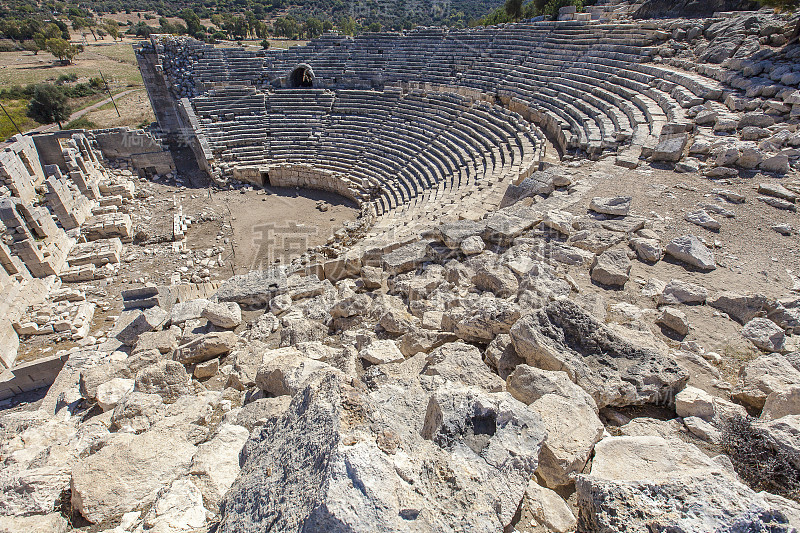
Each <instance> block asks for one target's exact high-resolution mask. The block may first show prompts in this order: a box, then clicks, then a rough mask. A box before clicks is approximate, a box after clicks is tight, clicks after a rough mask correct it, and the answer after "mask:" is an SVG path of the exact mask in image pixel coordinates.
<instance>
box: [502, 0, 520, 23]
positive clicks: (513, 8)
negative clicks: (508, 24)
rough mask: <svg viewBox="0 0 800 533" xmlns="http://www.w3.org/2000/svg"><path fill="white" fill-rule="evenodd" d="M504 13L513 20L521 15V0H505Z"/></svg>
mask: <svg viewBox="0 0 800 533" xmlns="http://www.w3.org/2000/svg"><path fill="white" fill-rule="evenodd" d="M505 8H506V13H507V14H508V16H509V17H511V18H512V19H513V20H517V19H519V18H520V17H521V16H522V0H506V5H505Z"/></svg>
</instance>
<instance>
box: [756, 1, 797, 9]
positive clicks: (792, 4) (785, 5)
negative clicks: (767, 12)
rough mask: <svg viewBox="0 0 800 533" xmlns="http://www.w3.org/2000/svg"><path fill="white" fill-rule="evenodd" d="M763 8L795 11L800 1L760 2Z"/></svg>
mask: <svg viewBox="0 0 800 533" xmlns="http://www.w3.org/2000/svg"><path fill="white" fill-rule="evenodd" d="M758 3H759V4H761V5H762V6H768V7H774V8H776V9H778V10H780V11H794V10H795V9H797V7H798V4H800V1H798V0H758Z"/></svg>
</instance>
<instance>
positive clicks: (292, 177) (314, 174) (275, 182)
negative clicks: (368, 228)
mask: <svg viewBox="0 0 800 533" xmlns="http://www.w3.org/2000/svg"><path fill="white" fill-rule="evenodd" d="M263 173H267V174H268V175H269V183H265V182H264V178H263ZM233 175H234V178H236V179H238V180H241V181H245V182H248V183H252V184H253V185H259V186H260V185H271V186H273V187H301V188H305V189H317V190H321V191H328V192H332V193H336V194H339V195H341V196H344V197H345V198H349V199H351V200H353V201H354V202H356V203H357V204H360V203H361V198H360V197H359V195H358V191H357V188H356V186H355V184H354V183H353V182H351V181H350V180H349V179H348V178H347V176H344V175H342V174H339V173H333V172H326V171H324V170H318V169H315V168H313V167H312V166H310V165H278V166H269V167H238V168H235V169H234V171H233Z"/></svg>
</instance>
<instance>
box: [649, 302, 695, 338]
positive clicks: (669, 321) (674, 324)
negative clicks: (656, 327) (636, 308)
mask: <svg viewBox="0 0 800 533" xmlns="http://www.w3.org/2000/svg"><path fill="white" fill-rule="evenodd" d="M657 323H658V324H661V325H663V326H666V327H668V328H669V329H671V330H672V331H674V332H675V333H677V334H678V335H688V333H689V319H688V318H687V317H686V313H684V312H683V311H681V310H679V309H675V308H674V307H665V308H664V309H663V310H662V311H661V316H660V317H658V321H657Z"/></svg>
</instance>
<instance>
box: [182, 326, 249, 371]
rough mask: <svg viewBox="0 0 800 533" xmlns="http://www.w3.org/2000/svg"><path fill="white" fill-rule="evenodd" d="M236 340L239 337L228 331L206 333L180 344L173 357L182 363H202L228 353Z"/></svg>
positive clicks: (234, 345)
mask: <svg viewBox="0 0 800 533" xmlns="http://www.w3.org/2000/svg"><path fill="white" fill-rule="evenodd" d="M238 341H239V337H238V336H237V335H236V334H235V333H233V332H230V331H221V332H213V333H206V334H205V335H201V336H199V337H197V338H195V339H192V340H191V341H189V342H188V343H186V344H184V345H183V346H180V347H179V348H178V349H177V350H175V354H174V355H173V359H174V360H175V361H179V362H180V363H181V364H184V365H190V364H194V363H202V362H203V361H208V360H209V359H213V358H215V357H219V356H220V355H223V354H226V353H229V352H230V351H231V350H233V349H234V348H235V347H236V343H237V342H238Z"/></svg>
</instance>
